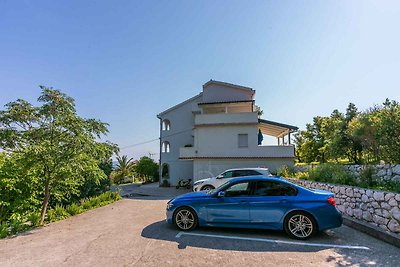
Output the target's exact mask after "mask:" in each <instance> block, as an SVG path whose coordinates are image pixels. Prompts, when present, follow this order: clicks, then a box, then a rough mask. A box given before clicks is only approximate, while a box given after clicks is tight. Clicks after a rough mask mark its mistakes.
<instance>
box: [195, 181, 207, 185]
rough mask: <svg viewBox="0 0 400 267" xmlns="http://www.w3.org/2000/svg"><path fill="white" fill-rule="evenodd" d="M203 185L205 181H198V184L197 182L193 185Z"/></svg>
mask: <svg viewBox="0 0 400 267" xmlns="http://www.w3.org/2000/svg"><path fill="white" fill-rule="evenodd" d="M202 183H204V181H198V182H195V183H194V184H193V186H195V185H199V184H202Z"/></svg>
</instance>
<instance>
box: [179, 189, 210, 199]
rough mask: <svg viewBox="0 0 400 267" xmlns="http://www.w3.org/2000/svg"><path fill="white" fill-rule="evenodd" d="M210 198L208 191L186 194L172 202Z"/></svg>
mask: <svg viewBox="0 0 400 267" xmlns="http://www.w3.org/2000/svg"><path fill="white" fill-rule="evenodd" d="M209 196H210V195H209V194H207V191H199V192H191V193H186V194H183V195H180V196H177V197H176V198H174V199H173V200H172V201H175V200H183V199H194V198H201V197H209Z"/></svg>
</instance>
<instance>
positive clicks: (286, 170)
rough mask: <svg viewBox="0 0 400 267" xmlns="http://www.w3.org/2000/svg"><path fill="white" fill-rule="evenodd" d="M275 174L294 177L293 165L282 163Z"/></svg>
mask: <svg viewBox="0 0 400 267" xmlns="http://www.w3.org/2000/svg"><path fill="white" fill-rule="evenodd" d="M277 175H278V176H283V177H295V175H296V172H295V171H294V168H293V167H289V166H287V165H283V166H282V168H279V169H278V170H277Z"/></svg>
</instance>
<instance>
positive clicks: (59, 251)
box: [0, 189, 400, 266]
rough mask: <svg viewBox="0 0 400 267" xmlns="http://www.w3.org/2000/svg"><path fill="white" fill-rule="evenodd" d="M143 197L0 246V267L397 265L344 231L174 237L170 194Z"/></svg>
mask: <svg viewBox="0 0 400 267" xmlns="http://www.w3.org/2000/svg"><path fill="white" fill-rule="evenodd" d="M141 190H142V191H141V192H139V191H137V192H136V193H135V192H131V193H129V195H130V196H129V198H126V199H124V200H121V201H119V202H117V203H114V204H111V205H108V206H105V207H102V208H99V209H96V210H92V211H89V212H87V213H84V214H80V215H78V216H74V217H71V218H69V219H67V220H64V221H60V222H56V223H52V224H50V225H48V226H46V227H43V228H38V229H35V230H32V231H30V232H27V233H24V234H22V235H19V236H17V237H13V238H9V239H5V240H0V265H1V266H33V265H34V266H60V265H61V266H92V265H96V266H222V265H223V266H273V265H275V266H398V255H399V253H400V249H398V248H397V247H394V246H391V245H390V244H387V243H384V242H382V241H380V240H377V239H374V238H372V237H370V236H368V235H365V234H363V233H360V232H358V231H355V230H353V229H351V228H349V227H347V226H343V227H341V228H339V229H334V230H329V231H327V232H323V233H320V234H318V235H317V236H315V237H314V238H313V239H311V240H309V241H307V242H297V241H296V240H293V239H289V238H287V237H286V235H285V234H284V233H283V232H279V231H266V230H243V229H241V230H238V229H217V228H200V229H197V230H195V231H192V232H180V231H179V230H177V229H176V228H175V227H173V226H170V225H168V224H166V223H165V221H164V220H165V205H166V202H167V199H168V198H169V197H171V195H172V194H173V193H174V192H173V191H172V190H170V191H163V192H167V194H165V195H162V194H159V195H157V196H155V195H148V194H147V193H146V189H141ZM179 192H183V191H179ZM175 194H176V193H175Z"/></svg>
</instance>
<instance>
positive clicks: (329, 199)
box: [326, 197, 336, 207]
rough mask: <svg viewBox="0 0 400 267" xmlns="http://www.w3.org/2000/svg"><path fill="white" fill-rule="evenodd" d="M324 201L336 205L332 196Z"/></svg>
mask: <svg viewBox="0 0 400 267" xmlns="http://www.w3.org/2000/svg"><path fill="white" fill-rule="evenodd" d="M326 201H328V203H329V204H331V205H332V206H334V207H335V206H336V200H335V198H334V197H330V198H328V199H327V200H326Z"/></svg>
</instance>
